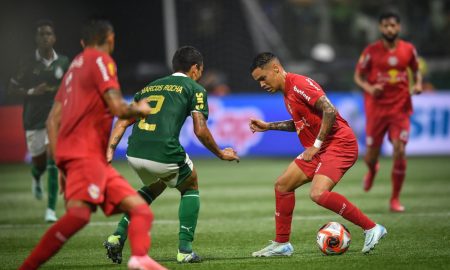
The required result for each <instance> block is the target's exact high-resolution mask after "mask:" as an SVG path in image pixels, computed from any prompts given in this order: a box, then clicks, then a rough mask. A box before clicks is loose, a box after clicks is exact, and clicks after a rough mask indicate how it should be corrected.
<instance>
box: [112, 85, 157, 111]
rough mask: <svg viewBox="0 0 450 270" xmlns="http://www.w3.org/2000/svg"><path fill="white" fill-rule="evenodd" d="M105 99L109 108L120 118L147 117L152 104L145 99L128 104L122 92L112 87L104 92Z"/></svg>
mask: <svg viewBox="0 0 450 270" xmlns="http://www.w3.org/2000/svg"><path fill="white" fill-rule="evenodd" d="M103 99H104V100H105V102H106V104H107V105H108V108H109V110H110V111H111V113H112V114H113V115H115V116H117V117H118V118H120V119H130V118H134V117H145V116H147V115H148V114H150V110H151V108H150V106H149V105H148V103H147V101H146V100H145V99H143V100H141V101H139V102H138V103H131V104H127V102H126V101H125V100H124V99H123V97H122V93H121V92H120V91H119V90H117V89H114V88H110V89H108V90H106V91H105V93H104V94H103Z"/></svg>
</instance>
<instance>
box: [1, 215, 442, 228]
mask: <svg viewBox="0 0 450 270" xmlns="http://www.w3.org/2000/svg"><path fill="white" fill-rule="evenodd" d="M367 215H368V216H369V217H374V216H376V217H385V216H390V217H438V216H443V217H446V216H450V212H431V213H396V214H394V213H378V214H367ZM336 217H337V215H336V214H330V215H315V216H294V217H293V219H294V220H321V219H333V218H336ZM262 219H263V220H273V217H264V218H262ZM215 220H217V219H213V220H207V219H206V220H203V221H202V222H208V221H215ZM259 220H261V218H259ZM221 222H222V223H223V222H224V221H221ZM153 224H178V220H177V219H159V220H155V221H153ZM50 225H51V224H48V223H34V224H0V230H7V229H27V228H42V227H49V226H50ZM116 225H117V221H93V222H90V223H89V224H88V226H111V227H112V226H116Z"/></svg>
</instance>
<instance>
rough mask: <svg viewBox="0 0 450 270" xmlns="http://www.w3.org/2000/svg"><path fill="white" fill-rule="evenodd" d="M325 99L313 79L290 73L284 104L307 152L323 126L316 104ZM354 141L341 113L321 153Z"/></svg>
mask: <svg viewBox="0 0 450 270" xmlns="http://www.w3.org/2000/svg"><path fill="white" fill-rule="evenodd" d="M322 96H325V93H324V91H323V90H322V88H321V87H320V85H319V84H317V83H316V82H315V81H313V80H312V79H310V78H308V77H305V76H302V75H297V74H293V73H288V74H287V76H286V84H285V89H284V103H285V105H286V109H287V110H288V112H289V113H290V114H291V116H292V119H293V120H294V124H295V128H296V130H297V134H298V137H299V139H300V142H301V143H302V145H303V146H304V147H305V148H308V147H311V146H313V144H314V141H315V140H316V138H317V135H319V131H320V126H321V125H322V112H321V111H319V110H317V109H316V108H315V107H314V104H315V103H316V101H317V100H318V99H319V98H320V97H322ZM339 140H344V141H346V142H349V141H355V140H356V139H355V136H354V134H353V131H352V129H351V128H350V126H349V125H348V123H347V121H345V120H344V119H343V118H342V117H341V115H340V114H339V113H337V114H336V121H335V122H334V124H333V127H332V129H331V131H330V133H329V134H328V136H327V137H326V138H325V141H324V142H323V144H322V147H321V150H323V149H326V147H328V145H330V144H331V143H332V142H339Z"/></svg>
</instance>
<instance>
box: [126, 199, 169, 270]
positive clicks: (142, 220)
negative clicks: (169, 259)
mask: <svg viewBox="0 0 450 270" xmlns="http://www.w3.org/2000/svg"><path fill="white" fill-rule="evenodd" d="M120 209H122V210H123V211H124V212H126V213H127V214H128V215H129V217H130V224H129V229H128V237H129V238H130V247H131V258H130V260H129V261H128V268H129V269H144V270H150V269H152V270H153V269H155V270H158V269H165V268H164V267H162V266H161V265H160V264H158V263H157V262H156V261H154V260H153V259H151V258H150V257H149V256H148V255H147V254H148V251H149V249H150V244H151V239H150V236H149V231H150V229H151V225H152V222H153V213H152V212H151V210H150V208H149V207H148V205H147V203H146V202H145V201H144V199H142V197H141V196H139V195H133V196H127V197H125V198H124V199H123V200H122V202H121V203H120Z"/></svg>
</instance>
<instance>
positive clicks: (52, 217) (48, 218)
mask: <svg viewBox="0 0 450 270" xmlns="http://www.w3.org/2000/svg"><path fill="white" fill-rule="evenodd" d="M44 219H45V222H49V223H53V222H56V221H57V220H58V218H57V217H56V214H55V210H53V209H50V208H47V210H46V211H45V217H44Z"/></svg>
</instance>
